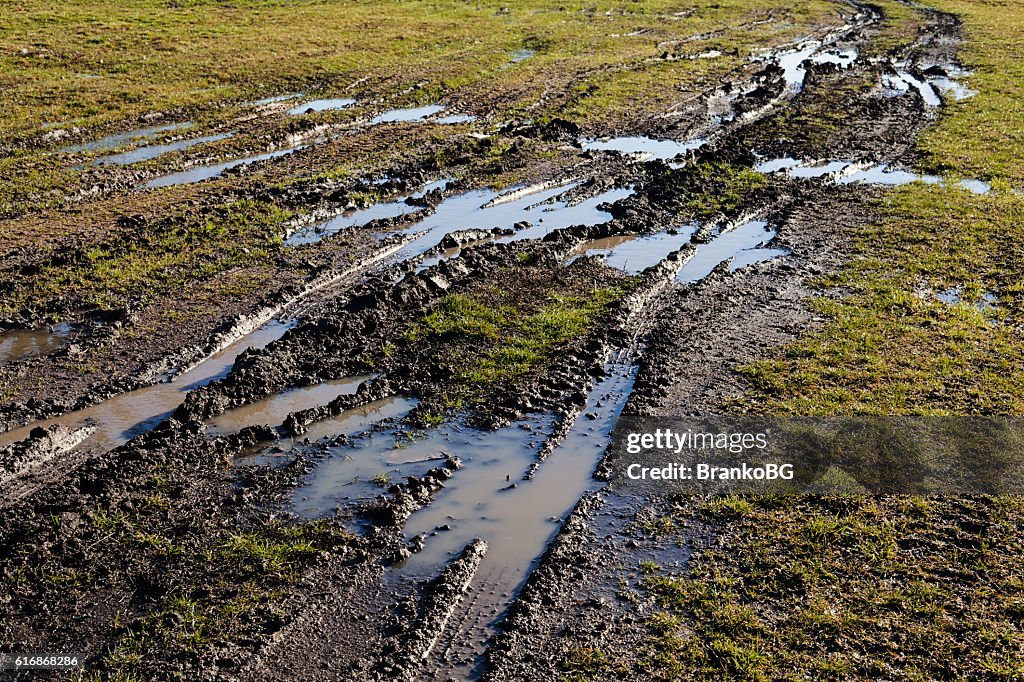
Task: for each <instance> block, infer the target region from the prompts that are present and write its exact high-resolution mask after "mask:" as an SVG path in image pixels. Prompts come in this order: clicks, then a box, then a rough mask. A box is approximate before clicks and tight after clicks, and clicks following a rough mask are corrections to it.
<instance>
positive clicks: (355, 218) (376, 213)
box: [284, 178, 450, 246]
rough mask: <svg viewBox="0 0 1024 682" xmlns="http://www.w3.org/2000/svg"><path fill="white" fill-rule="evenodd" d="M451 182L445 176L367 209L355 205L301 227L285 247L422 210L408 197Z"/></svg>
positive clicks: (291, 235)
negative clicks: (409, 200)
mask: <svg viewBox="0 0 1024 682" xmlns="http://www.w3.org/2000/svg"><path fill="white" fill-rule="evenodd" d="M387 180H388V178H383V179H382V180H381V182H386V181H387ZM449 182H450V180H449V179H448V178H442V179H441V180H436V181H434V182H431V183H428V184H426V185H424V186H423V187H421V188H420V189H419V191H416V192H408V193H405V194H401V195H399V196H398V197H396V198H395V199H393V200H392V201H386V202H382V203H379V204H374V205H373V206H370V207H368V208H354V209H349V210H346V211H343V212H341V213H339V214H338V215H336V216H335V217H333V218H331V219H330V220H325V221H321V222H318V223H314V224H312V225H306V226H303V227H300V228H298V229H297V230H295V231H294V232H293V233H291V234H290V235H288V237H287V238H286V239H285V242H284V243H285V245H286V246H300V245H302V244H313V243H316V242H318V241H320V240H321V239H325V238H327V237H329V236H331V235H334V234H337V233H338V232H341V231H342V230H344V229H347V228H350V227H355V226H358V225H366V224H367V223H370V222H372V221H374V220H384V219H387V218H397V217H398V216H403V215H408V214H409V213H413V212H415V211H418V210H420V209H421V208H422V207H421V206H418V205H416V204H410V203H408V202H406V199H421V198H423V197H424V196H425V195H427V194H429V193H430V192H433V191H435V190H439V189H441V190H443V189H444V188H445V187H447V185H448V183H449Z"/></svg>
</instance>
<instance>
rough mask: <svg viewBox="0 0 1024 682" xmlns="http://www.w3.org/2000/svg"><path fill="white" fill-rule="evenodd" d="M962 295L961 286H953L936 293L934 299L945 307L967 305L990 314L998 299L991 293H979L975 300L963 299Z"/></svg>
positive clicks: (962, 288) (962, 289)
mask: <svg viewBox="0 0 1024 682" xmlns="http://www.w3.org/2000/svg"><path fill="white" fill-rule="evenodd" d="M964 293H965V292H964V287H963V286H955V287H950V288H949V289H946V290H944V291H939V292H936V293H935V298H937V299H938V300H939V301H941V302H943V303H945V304H946V305H969V306H971V307H973V308H975V309H976V310H978V311H980V312H991V311H993V310H994V309H995V308H996V306H997V305H998V304H999V297H998V296H996V295H995V294H993V293H992V292H991V291H983V292H981V295H980V296H979V297H978V298H976V299H967V298H965V297H964Z"/></svg>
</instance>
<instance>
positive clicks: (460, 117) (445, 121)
mask: <svg viewBox="0 0 1024 682" xmlns="http://www.w3.org/2000/svg"><path fill="white" fill-rule="evenodd" d="M476 120H477V118H476V116H473V115H471V114H450V115H448V116H440V117H438V118H434V119H431V123H440V124H442V125H453V124H456V123H472V122H473V121H476Z"/></svg>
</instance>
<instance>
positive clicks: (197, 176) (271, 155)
mask: <svg viewBox="0 0 1024 682" xmlns="http://www.w3.org/2000/svg"><path fill="white" fill-rule="evenodd" d="M305 148H306V145H299V146H297V147H289V148H288V149H279V150H277V151H273V152H266V153H264V154H257V155H256V156H247V157H245V158H241V159H232V160H231V161H224V162H222V163H215V164H211V165H208V166H196V167H194V168H189V169H187V170H183V171H179V172H177V173H171V174H169V175H162V176H160V177H158V178H153V179H152V180H149V181H148V182H145V183H143V184H142V185H140V187H141V188H142V189H155V188H157V187H171V186H175V185H189V184H192V183H194V182H201V181H203V180H209V179H211V178H218V177H220V176H221V175H222V174H223V173H224V171H226V170H230V169H232V168H237V167H238V166H247V165H249V164H253V163H257V162H259V161H266V160H267V159H275V158H277V157H279V156H286V155H288V154H293V153H294V152H297V151H299V150H301V149H305Z"/></svg>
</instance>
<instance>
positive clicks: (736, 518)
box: [563, 496, 1024, 680]
mask: <svg viewBox="0 0 1024 682" xmlns="http://www.w3.org/2000/svg"><path fill="white" fill-rule="evenodd" d="M738 507H741V508H742V513H738V514H737V513H732V512H730V513H728V514H719V513H714V514H712V515H709V514H708V510H709V509H712V510H715V511H716V512H717V510H720V509H729V510H733V509H737V508H738ZM676 509H677V511H676V512H675V513H676V514H677V516H678V518H677V520H678V522H679V525H680V526H682V527H689V526H690V525H691V524H692V523H708V524H711V527H712V528H713V530H714V534H715V537H716V540H715V542H714V543H713V544H711V545H708V546H706V547H704V548H701V549H698V550H697V551H695V553H694V555H693V556H692V557H691V559H690V560H689V562H688V564H687V567H686V572H685V573H675V572H670V571H668V570H667V569H665V568H662V567H660V566H658V565H657V564H655V563H654V562H651V561H645V562H643V563H642V564H641V566H640V569H641V570H640V574H639V576H636V575H634V576H633V577H634V578H635V579H636V580H637V583H636V584H637V587H638V589H639V590H640V593H641V594H643V595H646V597H647V599H649V600H651V602H652V605H653V609H654V611H653V613H650V615H648V616H646V622H645V625H646V637H647V640H646V645H645V646H644V647H642V648H641V649H640V650H639V651H635V652H632V651H625V650H619V649H617V648H615V647H614V646H612V648H611V649H610V650H608V651H604V652H601V655H600V656H596V655H586V656H581V655H580V652H579V650H577V649H573V648H572V647H569V648H567V649H566V651H567V653H566V654H565V655H564V663H563V669H567V670H572V671H574V672H575V673H577V674H578V677H576V678H574V679H588V680H606V679H620V678H621V675H618V674H617V673H616V671H615V670H614V669H612V667H611V666H610V665H604V664H602V662H606V661H617V662H619V665H622V666H624V668H625V670H627V671H629V670H633V671H634V672H642V673H643V674H645V675H647V676H649V677H650V679H659V680H705V679H716V680H719V679H721V680H778V679H881V678H886V679H922V680H923V679H968V680H971V679H977V680H981V679H985V680H1014V679H1020V677H1021V675H1024V655H1022V653H1021V652H1022V651H1024V647H1022V644H1024V627H1022V623H1021V619H1020V614H1021V612H1022V605H1024V580H1022V578H1021V575H1020V571H1019V568H1018V567H1019V564H1020V561H1021V558H1022V555H1024V543H1022V540H1021V536H1020V534H1019V532H1018V531H1017V529H1018V528H1019V525H1020V523H1021V521H1022V520H1024V505H1022V504H1021V501H1020V500H1019V499H1017V498H991V497H986V498H974V499H951V498H930V499H926V498H919V497H895V496H894V497H888V498H872V497H868V496H861V497H843V498H837V497H832V498H826V497H783V496H780V497H750V498H743V499H740V498H734V497H719V498H712V499H710V500H708V501H706V502H705V503H704V504H703V505H691V506H689V507H685V506H684V507H678V506H677V507H676ZM611 641H614V640H611ZM631 659H632V660H631ZM621 661H626V663H622V662H621ZM638 668H639V669H638Z"/></svg>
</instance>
